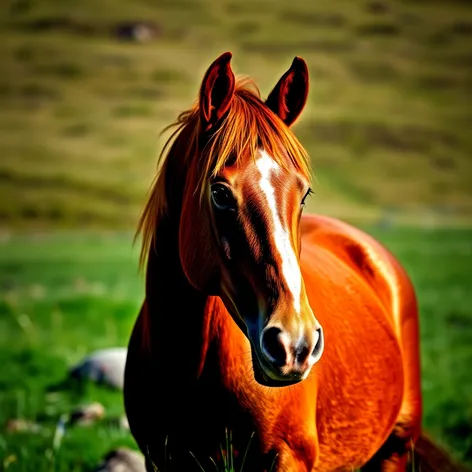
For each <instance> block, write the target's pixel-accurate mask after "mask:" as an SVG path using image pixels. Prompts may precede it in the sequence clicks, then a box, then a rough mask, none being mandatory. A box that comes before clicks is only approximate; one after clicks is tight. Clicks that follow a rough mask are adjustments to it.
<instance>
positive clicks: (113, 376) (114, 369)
mask: <svg viewBox="0 0 472 472" xmlns="http://www.w3.org/2000/svg"><path fill="white" fill-rule="evenodd" d="M127 353H128V350H127V348H124V347H114V348H109V349H101V350H99V351H95V352H92V353H91V354H89V355H88V356H87V357H85V358H84V359H83V360H82V361H81V362H79V363H78V364H76V365H75V366H73V367H72V368H71V369H70V372H69V373H70V375H71V377H73V378H76V379H78V380H84V379H89V380H92V381H94V382H97V383H103V384H106V385H109V386H111V387H114V388H118V389H121V390H122V389H123V383H124V374H125V364H126V355H127Z"/></svg>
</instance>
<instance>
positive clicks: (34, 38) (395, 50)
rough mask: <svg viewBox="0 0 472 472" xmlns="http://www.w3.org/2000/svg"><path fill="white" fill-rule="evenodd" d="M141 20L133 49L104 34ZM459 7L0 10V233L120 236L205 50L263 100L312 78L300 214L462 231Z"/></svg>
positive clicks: (193, 85) (471, 13) (463, 106)
mask: <svg viewBox="0 0 472 472" xmlns="http://www.w3.org/2000/svg"><path fill="white" fill-rule="evenodd" d="M130 19H145V20H149V21H153V22H155V23H156V30H157V37H156V38H154V39H153V40H151V41H149V42H146V43H133V42H129V41H124V40H119V39H118V38H117V37H116V34H114V31H115V28H116V26H117V25H118V24H119V22H120V21H124V20H130ZM471 25H472V9H470V7H469V6H468V4H467V2H460V1H457V0H455V1H452V2H447V3H443V2H438V1H434V0H432V1H429V2H419V1H416V2H404V1H401V0H399V1H396V2H394V1H388V0H369V1H367V0H362V1H359V2H352V1H347V0H335V1H333V2H330V3H329V5H328V4H326V3H324V2H308V1H307V2H297V3H296V4H293V5H292V4H291V5H290V6H288V5H287V3H286V2H284V1H282V0H275V1H270V2H269V1H268V0H255V1H251V2H249V1H240V2H236V1H233V0H222V1H220V2H217V3H215V2H210V1H209V0H186V1H183V0H180V1H178V2H174V1H172V2H171V1H167V0H166V1H161V2H152V1H150V0H138V1H134V0H133V1H131V0H119V1H112V0H103V1H102V2H100V7H98V6H97V2H95V1H92V0H83V1H80V2H78V1H76V0H70V1H68V2H57V1H53V0H44V1H41V2H38V1H34V0H7V1H5V2H2V4H1V6H0V57H1V59H2V74H1V77H0V105H1V106H0V137H1V139H0V154H1V156H2V159H1V161H0V225H3V226H8V227H12V226H14V227H17V228H25V227H26V228H31V227H32V226H34V227H37V228H38V227H39V228H44V227H48V228H50V227H52V226H54V227H67V228H71V227H77V226H80V227H84V226H87V227H97V226H100V227H103V226H107V227H110V228H115V227H117V226H119V227H129V225H130V224H134V223H135V221H136V219H137V217H138V214H139V211H140V209H141V208H142V205H143V202H144V197H145V193H146V189H147V187H148V185H149V184H150V182H151V179H152V176H153V174H154V171H155V162H156V157H157V154H158V152H159V150H160V146H161V145H162V142H163V138H159V137H158V132H159V131H160V130H161V129H162V127H164V126H165V125H167V124H168V123H170V122H171V121H173V120H174V119H175V117H176V116H177V114H178V113H179V112H180V111H182V110H183V109H185V108H187V107H188V106H189V105H190V104H191V103H193V101H194V100H195V98H196V96H197V91H198V86H199V84H200V80H201V78H202V76H203V73H204V72H205V70H206V68H207V67H208V65H209V64H210V62H211V61H212V60H213V59H214V58H215V57H216V56H217V55H219V54H220V53H222V52H223V51H226V50H231V51H233V53H234V59H233V67H234V70H235V72H236V73H238V74H248V75H251V76H252V77H254V78H255V79H256V81H257V83H258V84H259V85H260V87H261V91H262V94H263V96H266V95H267V94H268V92H269V90H270V89H271V88H272V87H273V86H274V84H275V82H276V80H277V79H278V78H279V77H280V75H281V74H282V73H283V72H284V71H285V70H286V69H287V68H288V66H289V64H290V62H291V61H292V59H293V57H294V56H295V55H301V56H302V57H304V58H305V59H306V60H307V62H308V64H309V67H310V74H311V78H312V86H311V92H310V97H309V104H308V107H307V108H306V111H305V113H304V115H303V117H302V118H301V120H300V122H299V123H297V124H296V128H295V129H296V131H297V134H298V135H299V136H300V138H301V139H302V141H303V143H304V144H305V146H306V147H307V148H308V150H309V151H310V153H311V155H312V158H313V165H314V169H315V174H316V176H317V185H316V191H317V194H318V196H319V198H317V199H313V206H315V205H316V210H317V211H321V212H329V213H330V214H333V215H337V216H342V217H344V218H349V219H350V220H356V221H373V220H376V219H378V218H379V217H381V216H382V215H383V214H385V213H387V214H388V215H390V216H391V217H392V218H395V220H402V221H404V222H405V221H409V222H413V221H414V220H415V218H416V215H417V214H418V213H419V212H422V213H425V212H427V213H428V214H429V215H430V218H433V219H435V220H439V221H442V222H449V223H450V222H453V223H458V222H467V223H470V222H471V217H470V215H471V214H472V213H471V211H472V190H471V186H470V181H471V179H472V164H471V162H472V161H471V160H470V158H469V156H470V153H471V151H472V138H471V135H470V133H469V130H470V125H471V122H472V114H471V108H470V106H469V105H470V99H471V90H472V88H471V87H470V86H471V84H472V67H471V66H470V64H471V61H470V59H471V55H470V50H471V49H470V48H471V45H472V33H471V30H472V27H471Z"/></svg>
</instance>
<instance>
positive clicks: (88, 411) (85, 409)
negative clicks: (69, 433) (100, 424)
mask: <svg viewBox="0 0 472 472" xmlns="http://www.w3.org/2000/svg"><path fill="white" fill-rule="evenodd" d="M104 415H105V407H104V406H103V405H102V404H101V403H98V402H95V403H91V404H90V405H83V406H80V407H78V408H77V409H76V410H74V411H73V412H72V413H71V415H70V420H69V421H70V423H71V424H80V425H83V426H85V425H89V424H92V423H94V422H95V421H97V420H100V419H102V418H103V417H104Z"/></svg>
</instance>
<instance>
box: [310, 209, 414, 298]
mask: <svg viewBox="0 0 472 472" xmlns="http://www.w3.org/2000/svg"><path fill="white" fill-rule="evenodd" d="M301 232H302V247H305V245H306V246H307V247H308V248H312V249H314V250H315V251H316V248H322V249H324V250H327V251H329V252H330V253H332V255H333V256H334V257H335V258H337V259H338V260H339V262H340V264H342V265H343V266H348V267H349V268H350V269H351V270H353V271H354V272H356V273H357V274H358V275H359V276H360V277H361V278H362V279H363V280H364V281H365V282H367V283H368V284H369V285H371V286H372V288H373V289H374V290H375V292H376V293H377V294H378V295H380V297H381V298H382V301H383V303H384V304H385V305H391V303H392V297H393V296H395V295H394V294H395V292H398V291H399V289H400V288H403V289H405V288H408V289H410V290H411V282H410V280H409V278H408V276H407V274H406V272H405V270H404V268H403V267H402V266H401V264H400V262H399V261H398V260H397V258H396V257H395V256H394V255H393V254H392V253H391V252H390V251H389V250H388V249H387V248H386V247H385V246H384V245H383V244H381V243H380V242H379V241H377V240H376V239H375V238H374V237H372V236H371V235H369V234H368V233H366V232H365V231H363V230H361V229H359V228H356V227H354V226H352V225H350V224H348V223H346V222H344V221H341V220H339V219H337V218H332V217H328V216H323V215H314V214H308V215H304V216H303V218H302V222H301Z"/></svg>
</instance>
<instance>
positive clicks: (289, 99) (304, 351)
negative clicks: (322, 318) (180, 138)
mask: <svg viewBox="0 0 472 472" xmlns="http://www.w3.org/2000/svg"><path fill="white" fill-rule="evenodd" d="M230 60H231V54H230V53H226V54H223V55H222V56H220V57H219V58H218V59H217V60H216V61H215V62H213V64H212V65H211V66H210V67H209V69H208V71H207V73H206V74H205V76H204V78H203V82H202V84H201V88H200V95H199V101H198V105H197V106H196V107H195V109H194V111H193V112H192V117H190V118H188V122H189V123H190V122H191V121H192V120H194V121H195V123H196V126H195V128H196V129H197V131H196V132H195V133H193V134H191V136H190V137H189V138H187V141H191V142H187V146H192V145H193V146H194V152H193V153H189V154H188V157H187V158H186V160H185V173H186V177H185V183H184V189H183V195H182V200H181V204H182V206H181V208H182V210H181V216H180V229H179V251H180V258H181V263H182V268H183V270H184V273H185V275H186V277H187V278H188V280H189V282H190V283H191V284H192V285H193V286H194V287H195V288H197V289H198V290H200V291H202V292H205V293H207V294H209V295H218V296H220V297H221V299H222V300H223V302H224V304H225V306H226V308H227V310H228V311H229V313H230V314H231V316H232V317H233V319H234V321H235V322H236V323H237V324H238V326H239V327H240V328H241V330H242V331H243V332H244V333H245V335H246V336H247V337H248V339H249V341H250V345H251V350H252V360H253V366H254V373H255V377H256V380H257V381H258V382H260V383H261V384H264V385H269V386H284V385H289V384H292V383H295V382H299V381H301V380H303V379H305V378H306V377H307V376H308V374H309V372H310V370H311V368H312V366H313V365H314V364H315V363H316V362H317V361H318V360H319V358H320V357H321V354H322V351H323V331H322V328H321V326H320V324H319V323H318V321H317V319H316V318H315V315H314V313H313V311H312V308H311V307H310V304H309V302H308V298H307V295H306V291H305V286H304V281H303V277H302V274H301V270H300V263H299V257H300V251H301V235H300V218H301V214H302V210H303V206H304V202H305V199H306V198H307V196H308V195H309V193H310V183H309V171H308V160H307V156H306V153H305V151H304V149H303V147H302V146H301V145H300V143H299V142H298V140H297V139H296V138H295V136H294V134H293V133H292V131H291V130H290V126H291V125H292V124H293V123H294V121H295V120H296V119H297V118H298V116H299V115H300V113H301V112H302V110H303V108H304V106H305V103H306V99H307V93H308V70H307V67H306V64H305V62H304V61H303V60H302V59H300V58H295V59H294V61H293V63H292V65H291V67H290V69H289V70H288V71H287V72H286V73H285V74H284V75H283V76H282V77H281V78H280V80H279V81H278V83H277V84H276V86H275V88H274V89H273V90H272V92H271V93H270V94H269V96H268V98H267V100H265V101H262V100H261V99H260V98H259V95H258V92H257V89H256V92H254V91H252V90H250V89H249V88H248V87H247V84H248V81H242V82H237V81H236V80H235V77H234V75H233V72H232V70H231V66H230ZM192 143H193V144H192Z"/></svg>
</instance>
